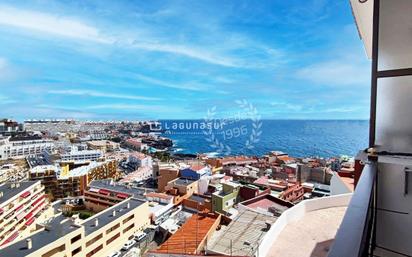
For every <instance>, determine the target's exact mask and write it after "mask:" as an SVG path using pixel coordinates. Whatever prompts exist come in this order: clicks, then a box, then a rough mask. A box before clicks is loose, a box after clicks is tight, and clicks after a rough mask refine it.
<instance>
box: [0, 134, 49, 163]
mask: <svg viewBox="0 0 412 257" xmlns="http://www.w3.org/2000/svg"><path fill="white" fill-rule="evenodd" d="M53 149H54V143H53V141H52V140H49V139H38V138H30V137H27V138H11V137H0V160H7V159H10V158H11V159H19V158H25V157H27V156H29V155H32V154H41V153H42V152H43V151H48V152H52V151H53Z"/></svg>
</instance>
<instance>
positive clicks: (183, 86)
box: [133, 73, 208, 91]
mask: <svg viewBox="0 0 412 257" xmlns="http://www.w3.org/2000/svg"><path fill="white" fill-rule="evenodd" d="M133 76H134V77H135V78H137V79H138V80H141V81H144V82H147V83H149V84H153V85H158V86H162V87H169V88H176V89H184V90H192V91H207V90H208V88H206V87H202V86H201V85H200V86H199V85H193V84H191V83H183V84H181V83H169V82H165V81H163V80H159V79H155V78H151V77H148V76H145V75H142V74H137V73H133Z"/></svg>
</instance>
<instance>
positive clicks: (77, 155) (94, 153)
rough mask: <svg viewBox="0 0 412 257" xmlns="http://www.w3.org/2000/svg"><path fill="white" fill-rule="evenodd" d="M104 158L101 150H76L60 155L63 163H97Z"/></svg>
mask: <svg viewBox="0 0 412 257" xmlns="http://www.w3.org/2000/svg"><path fill="white" fill-rule="evenodd" d="M102 157H103V152H102V151H100V150H82V151H78V150H74V151H71V152H68V153H65V154H62V155H60V159H61V160H62V161H97V160H99V159H101V158H102Z"/></svg>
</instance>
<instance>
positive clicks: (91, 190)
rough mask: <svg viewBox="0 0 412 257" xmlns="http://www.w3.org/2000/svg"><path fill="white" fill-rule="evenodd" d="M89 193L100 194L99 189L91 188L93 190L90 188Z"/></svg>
mask: <svg viewBox="0 0 412 257" xmlns="http://www.w3.org/2000/svg"><path fill="white" fill-rule="evenodd" d="M89 191H90V192H94V193H98V192H99V189H98V188H94V187H91V188H89Z"/></svg>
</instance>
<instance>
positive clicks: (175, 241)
mask: <svg viewBox="0 0 412 257" xmlns="http://www.w3.org/2000/svg"><path fill="white" fill-rule="evenodd" d="M219 220H220V219H218V217H213V216H201V215H197V214H194V215H193V216H192V217H190V218H189V219H188V220H187V221H186V223H185V224H183V226H182V227H181V228H180V229H179V230H178V231H177V232H176V233H175V234H173V235H172V236H171V237H170V238H169V239H168V240H167V241H166V242H164V243H163V244H162V245H161V246H160V247H159V248H158V249H157V250H155V251H153V252H155V253H178V254H182V253H183V254H194V253H196V250H197V249H198V247H199V245H200V244H201V243H202V241H203V240H204V239H205V238H206V236H207V235H208V233H209V231H210V229H211V228H212V227H213V225H215V223H216V222H219Z"/></svg>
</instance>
